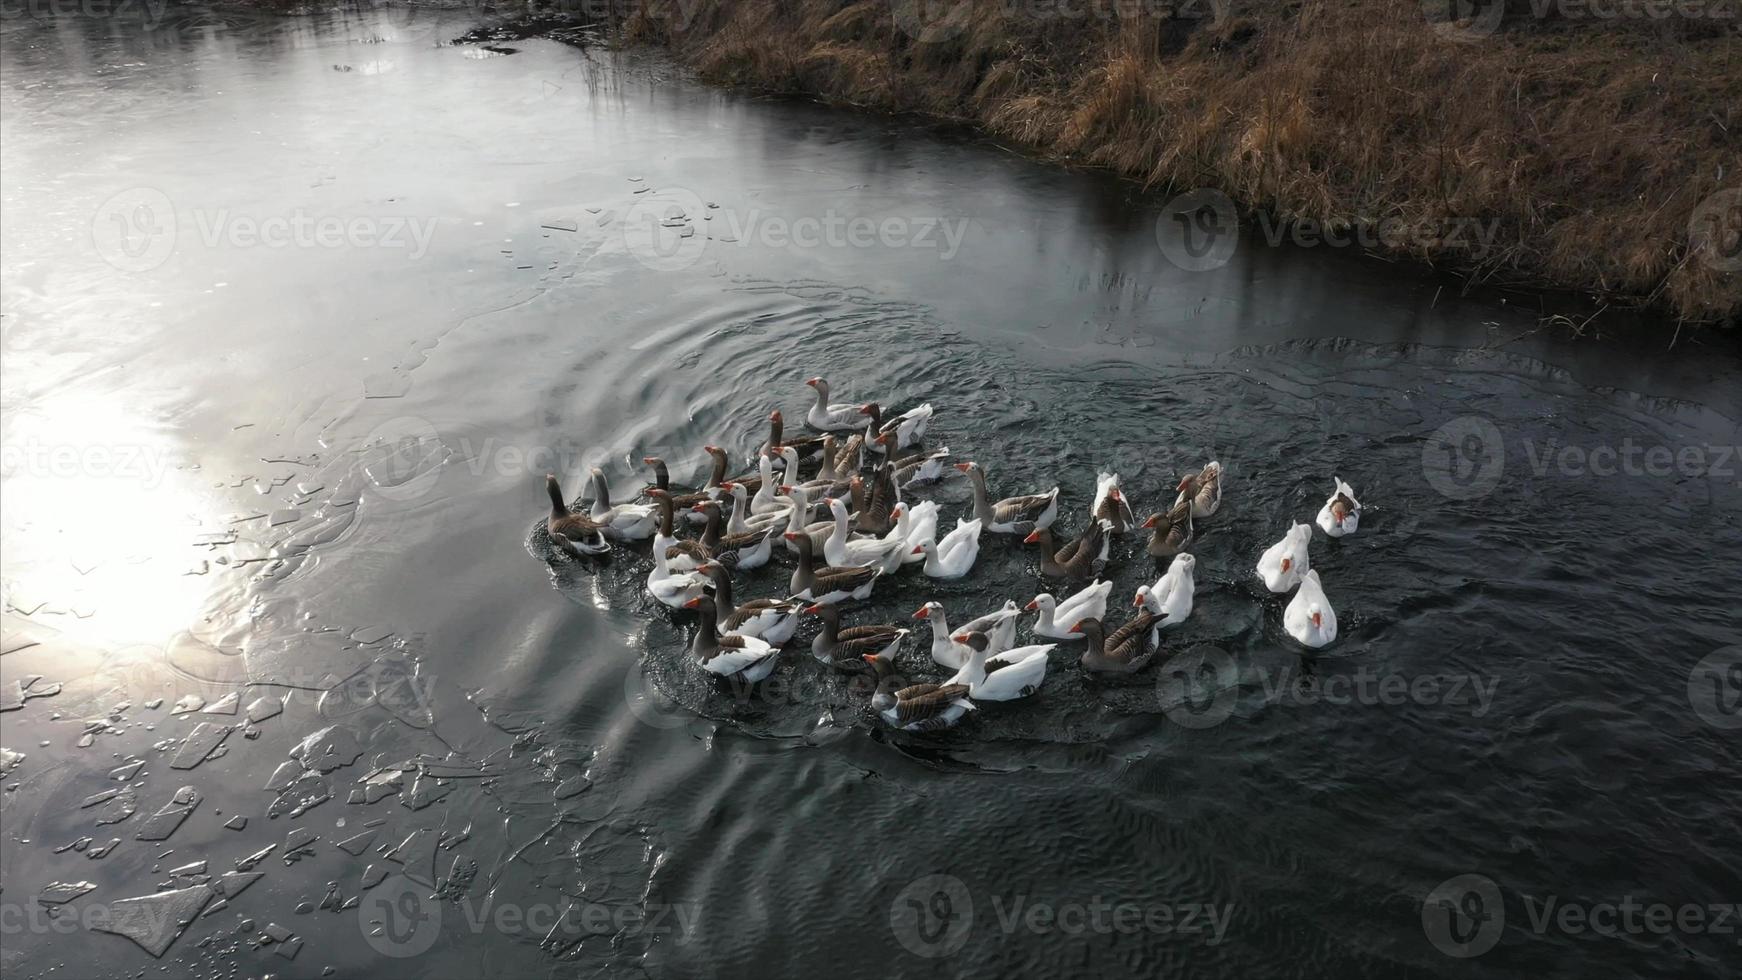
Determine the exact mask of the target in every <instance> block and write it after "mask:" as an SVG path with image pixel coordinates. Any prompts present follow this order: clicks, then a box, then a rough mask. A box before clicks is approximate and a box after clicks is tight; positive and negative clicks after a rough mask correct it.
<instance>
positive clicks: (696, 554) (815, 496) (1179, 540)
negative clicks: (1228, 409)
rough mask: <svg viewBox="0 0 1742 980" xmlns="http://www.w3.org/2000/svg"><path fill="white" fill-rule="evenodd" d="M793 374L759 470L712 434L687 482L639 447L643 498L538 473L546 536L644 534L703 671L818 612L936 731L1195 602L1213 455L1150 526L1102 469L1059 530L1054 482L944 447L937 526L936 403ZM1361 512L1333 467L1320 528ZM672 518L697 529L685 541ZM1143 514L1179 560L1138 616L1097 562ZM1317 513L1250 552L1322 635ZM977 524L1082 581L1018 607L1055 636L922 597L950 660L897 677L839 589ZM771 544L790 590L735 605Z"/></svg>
mask: <svg viewBox="0 0 1742 980" xmlns="http://www.w3.org/2000/svg"><path fill="white" fill-rule="evenodd" d="M805 384H807V385H809V386H810V387H811V388H813V389H814V390H815V401H814V403H813V404H812V406H811V408H810V410H809V411H808V412H807V413H806V415H805V421H806V423H807V425H808V426H809V427H810V428H811V429H812V430H815V431H813V432H807V433H804V434H799V435H790V434H787V433H786V432H785V430H784V419H783V417H782V415H781V413H780V412H779V411H778V410H776V411H774V412H773V413H772V414H770V415H769V433H768V438H767V440H766V441H765V442H763V444H762V445H761V446H760V447H758V449H757V450H756V452H755V454H754V462H755V466H756V472H754V473H745V474H742V475H738V476H729V475H728V471H729V469H730V458H729V455H728V453H727V452H726V451H725V450H724V449H721V448H719V447H718V446H705V447H703V448H704V451H705V452H707V453H708V455H709V456H710V457H712V464H713V469H712V473H711V475H710V476H709V478H708V480H707V482H706V483H705V484H704V485H703V486H701V487H699V488H693V489H692V488H684V487H679V486H676V485H674V484H672V482H671V479H670V474H669V472H668V469H667V467H666V464H665V462H664V461H663V460H661V459H659V458H657V457H647V458H646V459H644V460H643V462H644V463H645V464H646V465H647V466H648V467H650V468H651V469H652V472H653V477H654V480H653V482H652V483H650V484H648V485H647V486H645V487H643V488H642V489H641V491H640V493H639V494H638V495H637V501H639V502H628V503H612V496H611V488H610V486H609V484H608V482H607V481H606V478H605V474H604V473H603V472H602V471H601V470H599V469H597V468H595V469H593V470H592V484H593V500H592V504H591V506H590V508H588V509H587V510H586V511H584V512H582V511H580V510H577V509H575V508H571V507H570V506H569V504H568V503H567V502H566V500H565V498H564V496H563V492H562V487H561V485H560V483H559V482H558V480H557V478H556V477H555V476H554V475H552V476H547V477H546V478H545V482H546V489H547V490H548V491H549V494H550V502H551V514H550V517H549V518H548V519H547V521H546V522H545V530H546V532H547V534H548V536H549V538H550V541H551V543H552V544H553V545H554V546H555V548H556V550H557V551H559V552H561V553H563V554H566V555H568V556H570V557H572V558H582V557H584V556H586V555H596V554H602V553H604V552H608V551H609V550H610V549H611V548H612V547H613V545H614V544H616V543H624V542H639V541H646V540H649V539H651V547H652V557H653V570H652V571H651V572H650V573H649V574H648V576H647V591H648V592H649V594H651V595H652V596H653V597H654V598H655V599H657V600H658V601H659V602H661V603H663V604H665V605H666V606H670V607H672V608H678V609H689V610H694V611H695V612H696V613H697V614H698V615H699V617H700V620H701V623H700V627H699V628H698V629H697V631H696V634H695V637H694V639H693V641H692V642H691V644H690V651H691V653H692V654H693V655H694V656H695V658H696V660H697V661H698V662H699V663H700V664H701V666H702V668H703V669H704V670H706V671H708V672H709V673H711V674H714V675H717V676H720V677H735V678H740V679H742V680H744V681H747V682H752V683H754V682H757V681H761V680H763V679H765V678H767V677H768V676H769V675H770V674H772V673H773V672H774V669H775V667H776V666H777V664H778V663H779V660H780V655H781V652H782V648H783V647H784V646H785V645H786V644H787V643H788V642H789V641H791V639H792V638H793V636H794V634H795V633H796V632H797V630H798V625H799V621H800V617H801V616H814V617H817V618H818V619H819V620H820V621H821V630H820V631H819V632H818V633H817V635H816V637H815V639H813V640H812V641H811V652H812V654H813V655H814V656H816V657H817V659H818V660H821V661H823V662H825V663H828V664H831V665H833V666H834V667H836V668H838V669H841V670H849V671H856V670H863V669H864V667H865V665H866V664H869V665H870V667H871V669H872V670H874V671H875V673H876V676H877V678H878V684H877V688H876V692H875V693H874V694H873V696H872V707H873V708H874V709H875V710H876V711H877V712H878V714H879V715H880V716H881V717H882V718H883V719H884V720H885V721H886V722H888V723H889V724H890V725H892V726H894V727H896V728H900V729H903V730H907V731H931V730H936V729H942V728H948V727H950V726H952V725H954V724H955V723H956V722H958V721H960V720H961V719H962V718H963V717H964V716H966V714H967V713H968V712H969V711H972V710H974V702H975V701H1008V700H1013V699H1016V698H1021V697H1026V696H1028V695H1030V694H1032V693H1034V692H1035V691H1036V690H1037V689H1038V688H1039V687H1040V686H1041V684H1042V683H1043V682H1044V681H1045V680H1046V671H1047V665H1048V655H1049V654H1050V653H1051V652H1052V651H1053V650H1054V649H1055V648H1056V647H1058V646H1059V645H1060V644H1061V643H1066V642H1073V641H1078V640H1081V641H1083V643H1084V650H1083V653H1082V655H1081V657H1080V659H1079V663H1080V665H1081V666H1082V668H1083V669H1084V670H1085V671H1088V672H1090V673H1093V674H1114V675H1117V674H1131V673H1135V672H1136V671H1139V670H1142V669H1143V668H1144V667H1145V666H1147V665H1148V664H1149V663H1150V662H1151V661H1152V660H1153V659H1154V657H1155V655H1156V653H1157V652H1158V651H1159V649H1160V646H1161V631H1162V630H1163V629H1164V628H1167V627H1173V626H1177V625H1179V624H1180V623H1181V622H1183V621H1184V620H1185V619H1186V617H1188V616H1189V615H1190V614H1191V610H1192V594H1193V591H1194V589H1195V582H1194V573H1195V570H1196V567H1197V559H1196V558H1194V557H1193V556H1192V555H1191V554H1189V553H1187V551H1186V549H1187V548H1188V547H1189V546H1190V545H1191V543H1192V541H1193V540H1194V538H1195V537H1196V533H1197V532H1196V523H1197V522H1198V521H1200V520H1203V519H1205V518H1209V517H1211V516H1213V515H1214V514H1215V513H1216V511H1217V510H1218V509H1219V508H1220V507H1221V505H1222V467H1221V464H1220V463H1217V462H1211V463H1209V464H1208V465H1206V466H1205V467H1204V468H1203V469H1202V470H1200V471H1198V472H1196V473H1191V474H1188V475H1186V476H1185V477H1183V478H1182V479H1181V480H1180V481H1179V484H1178V486H1177V488H1176V489H1177V496H1176V497H1175V498H1174V502H1173V504H1172V505H1171V506H1169V507H1168V508H1167V509H1166V510H1164V511H1160V512H1157V513H1154V514H1151V515H1150V516H1149V517H1148V518H1147V519H1146V520H1144V521H1143V522H1142V523H1138V521H1137V520H1136V518H1135V515H1134V514H1133V512H1132V509H1131V504H1130V502H1129V501H1128V500H1127V499H1126V497H1125V493H1124V491H1123V489H1122V488H1121V487H1120V485H1119V477H1118V475H1117V474H1113V473H1102V474H1100V476H1099V477H1098V478H1097V480H1096V484H1095V493H1094V497H1093V500H1092V502H1091V504H1090V506H1089V508H1088V520H1087V522H1086V524H1085V526H1084V528H1083V530H1082V531H1081V532H1079V533H1078V534H1076V535H1075V536H1073V537H1071V538H1070V539H1069V540H1066V541H1064V542H1063V543H1061V542H1060V541H1059V540H1058V538H1056V537H1055V536H1054V533H1053V527H1054V524H1055V522H1056V521H1057V519H1058V517H1059V513H1060V509H1059V488H1058V487H1053V488H1052V489H1051V490H1048V491H1046V492H1045V493H1034V494H1025V495H1019V496H1011V497H1005V498H1003V499H999V500H993V499H992V494H991V492H990V490H989V489H988V487H987V475H986V470H985V468H984V467H982V466H981V465H980V464H978V463H975V462H972V461H970V462H960V463H956V464H954V468H955V469H957V470H960V471H961V472H963V473H965V474H966V475H967V477H968V480H969V482H970V483H971V485H972V488H973V497H974V502H973V514H972V517H971V518H969V517H963V518H960V519H958V520H957V522H956V526H955V527H954V528H952V529H950V530H948V531H947V532H945V533H943V534H942V535H941V536H940V535H939V533H938V532H939V530H940V527H939V514H938V504H937V503H936V502H935V501H931V500H916V499H911V498H912V494H913V491H915V490H916V488H919V487H922V486H925V485H928V484H931V483H935V482H937V481H939V480H941V479H943V478H944V477H945V476H946V475H947V474H948V467H947V466H946V461H947V460H948V459H949V456H950V450H949V448H948V447H940V448H937V449H935V450H928V449H926V448H923V446H922V440H923V439H924V436H925V433H926V429H927V428H928V426H929V425H930V424H931V420H932V407H931V405H929V404H925V405H920V406H918V407H917V408H913V409H910V410H908V411H906V412H903V413H901V414H899V415H886V414H885V413H884V412H883V410H882V407H881V406H880V405H879V404H878V403H876V402H868V403H864V404H856V403H845V402H842V403H837V402H831V401H830V400H829V397H830V396H829V385H828V382H826V381H824V380H823V379H821V378H811V379H810V380H808V381H806V382H805ZM807 471H808V476H807ZM1360 519H1361V504H1360V502H1359V501H1358V500H1356V498H1355V493H1354V490H1353V489H1352V488H1351V487H1350V486H1349V485H1348V484H1347V483H1344V482H1343V481H1342V480H1341V479H1337V480H1336V489H1335V491H1334V492H1333V493H1332V494H1331V496H1330V497H1329V498H1328V499H1327V500H1326V501H1325V505H1324V507H1323V508H1322V509H1321V510H1320V511H1319V514H1318V518H1317V524H1318V526H1319V527H1320V528H1321V529H1323V531H1324V533H1325V534H1327V535H1329V536H1331V537H1342V536H1344V535H1347V534H1352V533H1354V532H1355V530H1356V529H1357V528H1358V527H1359V525H1360ZM680 528H691V529H699V533H697V534H696V535H695V536H694V537H689V538H680V537H679V536H678V530H679V529H680ZM1137 529H1142V530H1147V531H1148V546H1147V550H1148V552H1149V554H1151V555H1153V556H1155V557H1157V558H1165V559H1171V563H1170V564H1169V566H1168V568H1167V571H1166V572H1165V573H1164V574H1163V575H1162V576H1161V577H1160V578H1159V579H1157V580H1156V582H1155V583H1154V584H1153V585H1145V586H1143V587H1141V588H1139V589H1138V590H1137V594H1136V596H1135V598H1134V601H1133V607H1134V608H1135V610H1136V612H1135V613H1133V615H1132V616H1131V618H1130V619H1128V620H1126V621H1125V622H1124V623H1121V624H1119V625H1118V626H1116V627H1110V626H1108V625H1107V623H1106V618H1107V600H1108V596H1109V595H1110V594H1111V592H1112V589H1113V583H1112V582H1110V581H1105V580H1101V579H1100V578H1098V575H1099V573H1100V572H1101V570H1102V568H1103V567H1104V566H1105V565H1106V563H1107V559H1108V554H1109V546H1110V543H1111V540H1112V538H1113V537H1115V536H1117V535H1121V534H1125V533H1127V532H1129V531H1133V530H1137ZM1312 530H1313V529H1312V526H1311V525H1308V524H1296V525H1294V526H1293V527H1292V528H1290V529H1289V531H1288V533H1287V534H1286V535H1284V536H1283V539H1282V540H1281V541H1278V542H1277V543H1276V544H1274V545H1272V546H1271V547H1270V548H1268V549H1266V550H1265V552H1264V553H1263V555H1262V556H1261V557H1260V558H1259V560H1258V565H1257V573H1258V575H1259V577H1260V578H1262V579H1263V581H1264V584H1265V586H1266V587H1268V588H1269V589H1270V591H1272V592H1275V593H1286V592H1290V591H1292V592H1294V597H1293V598H1292V599H1291V600H1290V601H1289V603H1288V606H1287V608H1286V610H1285V611H1284V614H1283V625H1284V627H1285V628H1286V629H1287V631H1288V632H1289V634H1290V635H1291V636H1293V637H1294V638H1295V639H1296V640H1298V641H1299V642H1300V643H1302V644H1303V645H1305V646H1307V647H1310V648H1315V649H1316V648H1319V647H1323V646H1325V645H1327V644H1329V643H1331V642H1332V641H1334V640H1335V639H1336V638H1337V616H1336V612H1335V611H1334V610H1333V609H1332V608H1331V603H1330V600H1329V599H1328V598H1327V597H1326V595H1325V592H1324V588H1323V587H1322V586H1321V584H1320V582H1319V575H1318V572H1316V571H1314V570H1313V569H1312V567H1311V558H1310V554H1309V544H1310V542H1311V540H1312ZM987 533H991V534H1007V535H1014V536H1018V537H1020V538H1021V539H1022V541H1023V542H1024V543H1026V544H1030V545H1036V546H1038V548H1039V565H1040V572H1041V575H1042V576H1043V577H1045V578H1047V579H1051V580H1056V581H1060V582H1064V583H1075V582H1082V581H1088V584H1087V585H1086V586H1084V587H1082V588H1081V589H1079V590H1077V591H1075V592H1073V593H1070V594H1068V595H1066V596H1065V597H1063V598H1058V597H1055V596H1054V595H1053V594H1052V593H1050V592H1042V593H1041V594H1040V595H1037V596H1035V597H1034V598H1033V600H1031V601H1030V602H1029V603H1028V605H1027V606H1026V607H1025V609H1026V611H1028V612H1033V613H1035V614H1036V618H1035V621H1034V624H1033V627H1032V632H1033V633H1034V635H1035V636H1036V637H1039V638H1044V639H1048V640H1053V641H1056V642H1052V643H1036V644H1030V645H1025V646H1017V645H1016V624H1017V619H1018V618H1019V616H1020V614H1021V613H1022V612H1023V611H1025V610H1023V609H1018V608H1017V605H1016V603H1015V602H1014V601H1009V602H1006V603H1005V604H1004V606H1003V608H1001V609H998V610H995V611H993V612H991V613H989V614H987V615H985V616H981V617H979V618H977V619H973V620H971V621H969V622H966V623H963V624H961V625H960V626H958V627H956V628H954V629H952V628H951V627H950V625H949V623H948V621H947V618H946V616H945V611H944V607H943V605H942V604H940V603H937V602H928V603H926V604H925V605H924V606H922V607H921V608H920V609H919V611H917V612H915V613H914V614H913V618H914V619H916V620H925V621H926V622H927V624H928V625H929V626H930V628H931V659H932V660H933V661H934V662H935V663H936V664H937V665H938V666H939V667H941V668H943V669H945V670H949V671H954V674H953V675H951V676H950V677H949V678H948V679H946V680H943V681H941V682H935V683H917V684H915V683H908V682H906V681H904V680H902V679H901V678H900V677H898V676H897V674H896V668H895V662H894V660H895V655H896V653H897V652H898V651H899V650H900V648H901V645H902V643H903V641H905V640H906V638H907V637H908V635H909V634H910V632H911V630H910V629H908V628H905V627H903V626H900V625H897V624H856V625H850V626H849V625H843V622H842V610H841V607H842V605H843V604H845V603H847V602H849V601H850V600H862V599H866V598H868V597H869V596H870V595H871V593H872V591H873V590H874V589H876V588H877V587H878V586H879V584H880V583H882V582H884V581H885V580H888V579H891V578H894V577H895V576H897V575H898V574H900V573H902V572H903V570H904V569H906V568H907V567H908V566H918V567H919V570H920V571H921V572H923V574H924V575H926V576H929V577H931V578H937V579H959V578H962V577H963V576H965V575H967V574H968V573H969V571H970V570H972V569H973V567H974V562H975V561H976V559H977V558H978V557H979V553H980V539H981V536H982V535H984V534H987ZM777 548H783V549H784V550H786V551H788V552H790V553H791V555H792V558H793V561H794V567H793V571H792V575H791V578H790V580H789V582H788V583H787V588H786V589H784V590H782V594H781V595H780V596H779V597H770V598H758V599H751V600H748V601H746V602H743V603H738V602H735V601H734V589H733V576H734V575H735V574H738V573H747V572H751V571H754V570H756V569H759V568H762V567H763V566H765V565H767V564H768V563H769V561H770V559H771V558H772V556H773V554H774V551H775V550H776V549H777ZM819 559H820V560H819Z"/></svg>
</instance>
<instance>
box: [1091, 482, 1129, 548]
mask: <svg viewBox="0 0 1742 980" xmlns="http://www.w3.org/2000/svg"><path fill="white" fill-rule="evenodd" d="M1089 516H1090V517H1093V518H1094V519H1095V520H1098V521H1111V522H1112V524H1113V526H1112V528H1111V530H1110V531H1109V532H1108V533H1110V534H1124V533H1125V532H1126V531H1127V530H1129V529H1130V528H1131V527H1132V526H1133V525H1135V524H1136V523H1137V518H1135V517H1133V516H1132V515H1131V503H1130V501H1127V500H1126V499H1125V493H1124V491H1123V490H1121V489H1120V488H1119V474H1117V473H1102V474H1101V475H1099V476H1098V477H1096V478H1095V505H1094V506H1093V507H1091V508H1089Z"/></svg>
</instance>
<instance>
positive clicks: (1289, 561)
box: [1282, 558, 1294, 572]
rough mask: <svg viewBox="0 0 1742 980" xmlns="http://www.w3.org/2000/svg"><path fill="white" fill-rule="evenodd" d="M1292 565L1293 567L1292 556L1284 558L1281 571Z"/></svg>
mask: <svg viewBox="0 0 1742 980" xmlns="http://www.w3.org/2000/svg"><path fill="white" fill-rule="evenodd" d="M1293 567H1294V559H1293V558H1284V559H1283V560H1282V570H1283V571H1285V572H1286V571H1288V570H1289V569H1291V568H1293Z"/></svg>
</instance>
